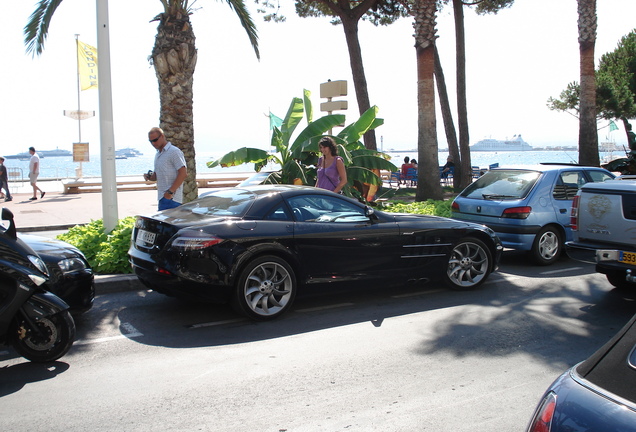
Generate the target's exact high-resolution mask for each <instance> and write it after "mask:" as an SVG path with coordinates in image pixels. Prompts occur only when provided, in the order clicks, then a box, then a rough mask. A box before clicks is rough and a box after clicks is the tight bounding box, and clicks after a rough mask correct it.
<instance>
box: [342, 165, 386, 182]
mask: <svg viewBox="0 0 636 432" xmlns="http://www.w3.org/2000/svg"><path fill="white" fill-rule="evenodd" d="M355 181H359V182H360V183H370V184H374V185H381V184H382V179H380V178H379V177H378V176H377V175H375V173H374V172H373V171H370V170H369V169H367V168H365V167H361V166H350V167H347V182H348V183H349V184H353V183H354V182H355Z"/></svg>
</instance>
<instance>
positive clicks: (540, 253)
mask: <svg viewBox="0 0 636 432" xmlns="http://www.w3.org/2000/svg"><path fill="white" fill-rule="evenodd" d="M562 250H563V239H562V236H561V233H560V232H559V231H558V230H557V229H556V228H554V227H552V226H547V227H544V228H543V229H542V230H541V231H539V232H538V233H537V235H536V236H535V238H534V243H533V244H532V250H531V251H530V254H531V256H532V259H533V260H534V262H535V263H536V264H538V265H550V264H553V263H554V262H555V261H556V260H558V259H559V257H560V256H561V251H562Z"/></svg>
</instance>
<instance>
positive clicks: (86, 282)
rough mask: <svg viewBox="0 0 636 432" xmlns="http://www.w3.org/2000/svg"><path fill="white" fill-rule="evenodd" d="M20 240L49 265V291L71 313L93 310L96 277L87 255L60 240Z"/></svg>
mask: <svg viewBox="0 0 636 432" xmlns="http://www.w3.org/2000/svg"><path fill="white" fill-rule="evenodd" d="M18 238H19V239H20V240H22V241H23V242H25V243H26V244H27V245H28V246H30V247H31V249H33V250H34V251H35V252H36V253H37V254H38V256H39V257H40V258H41V259H42V261H44V264H45V265H46V270H47V275H48V277H49V282H48V290H49V291H51V292H52V293H53V294H55V295H57V296H58V297H60V298H61V299H62V300H64V301H65V302H66V303H67V304H68V305H69V307H70V310H71V313H73V314H76V313H83V312H86V311H88V310H89V309H90V308H91V307H92V306H93V300H94V299H95V276H94V274H93V270H92V269H91V266H90V264H88V261H87V260H86V257H85V256H84V254H83V253H82V252H81V251H80V250H79V249H77V248H76V247H75V246H72V245H70V244H68V243H66V242H63V241H61V240H55V239H50V238H47V237H42V236H38V235H32V234H18Z"/></svg>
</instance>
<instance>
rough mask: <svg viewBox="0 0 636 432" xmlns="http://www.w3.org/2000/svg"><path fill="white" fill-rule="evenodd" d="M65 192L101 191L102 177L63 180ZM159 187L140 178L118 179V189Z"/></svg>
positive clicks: (134, 189)
mask: <svg viewBox="0 0 636 432" xmlns="http://www.w3.org/2000/svg"><path fill="white" fill-rule="evenodd" d="M62 186H63V188H64V189H63V191H62V193H64V194H78V193H80V192H101V191H102V179H101V178H96V179H75V180H63V181H62ZM151 189H157V184H156V183H155V182H150V181H145V180H144V179H143V178H142V179H140V180H120V179H117V191H118V192H119V191H137V190H151Z"/></svg>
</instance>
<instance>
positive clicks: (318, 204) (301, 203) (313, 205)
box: [289, 195, 368, 223]
mask: <svg viewBox="0 0 636 432" xmlns="http://www.w3.org/2000/svg"><path fill="white" fill-rule="evenodd" d="M289 206H290V207H291V208H292V211H293V212H294V219H295V220H297V221H299V222H335V223H338V222H360V221H367V220H368V218H367V217H366V216H365V215H364V210H363V209H361V208H360V207H358V206H356V205H355V204H352V203H350V202H348V201H345V200H342V199H340V198H337V197H330V196H325V195H304V196H298V197H293V198H290V199H289Z"/></svg>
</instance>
